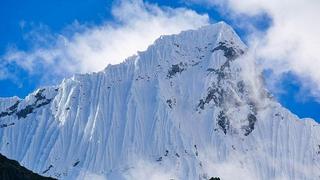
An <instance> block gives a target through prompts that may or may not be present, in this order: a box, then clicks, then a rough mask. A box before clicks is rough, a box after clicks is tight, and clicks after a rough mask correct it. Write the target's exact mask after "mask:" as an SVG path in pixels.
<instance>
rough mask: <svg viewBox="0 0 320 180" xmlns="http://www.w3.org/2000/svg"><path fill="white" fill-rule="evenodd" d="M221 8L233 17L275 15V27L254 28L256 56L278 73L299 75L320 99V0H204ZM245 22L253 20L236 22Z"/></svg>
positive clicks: (273, 23) (273, 17)
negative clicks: (319, 21) (264, 30)
mask: <svg viewBox="0 0 320 180" xmlns="http://www.w3.org/2000/svg"><path fill="white" fill-rule="evenodd" d="M190 1H191V2H194V3H199V2H200V3H204V4H207V5H211V6H212V7H215V8H220V9H221V10H223V11H224V13H226V12H227V13H228V14H229V15H230V16H231V17H232V18H233V19H238V20H239V19H241V18H243V17H248V16H249V17H257V16H259V15H261V14H268V16H270V17H271V18H272V23H271V26H270V27H269V28H268V29H267V31H266V32H261V31H258V30H256V29H254V28H253V29H250V30H252V31H251V36H249V38H248V42H249V45H250V47H251V49H253V52H254V55H255V58H256V59H257V60H259V63H260V64H261V65H263V67H264V68H265V69H267V68H268V69H272V70H273V71H274V73H275V75H276V76H279V75H281V74H283V73H288V72H291V73H294V74H296V75H297V76H298V77H299V79H300V81H301V83H302V86H303V87H304V88H306V89H309V90H310V91H311V93H312V94H313V96H315V97H317V98H318V99H320V71H319V68H320V56H319V55H318V52H319V47H320V36H319V32H320V24H319V23H317V20H316V17H319V16H320V11H319V7H320V1H318V0H309V1H301V0H290V1H278V0H248V1H238V0H226V1H224V0H223V1H222V0H200V1H193V0H190ZM239 22H241V24H242V23H245V26H248V25H250V23H251V22H247V21H236V22H235V24H236V25H240V26H241V24H239Z"/></svg>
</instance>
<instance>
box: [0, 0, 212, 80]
mask: <svg viewBox="0 0 320 180" xmlns="http://www.w3.org/2000/svg"><path fill="white" fill-rule="evenodd" d="M112 14H113V18H114V20H115V21H112V22H111V21H106V22H105V23H104V24H103V25H100V26H93V27H92V26H85V25H79V23H77V22H75V23H74V24H73V25H71V26H70V27H68V28H66V29H67V31H68V32H69V35H66V34H68V33H66V34H53V33H50V32H48V31H45V33H44V32H43V31H37V30H35V31H33V32H32V33H30V34H31V35H29V36H28V37H29V39H31V43H32V44H34V48H33V49H31V50H29V51H21V50H18V49H14V48H11V49H10V50H9V51H8V52H7V53H6V54H5V55H4V56H2V58H1V61H2V62H1V63H2V65H3V67H7V66H8V65H10V64H17V65H18V66H19V67H21V68H23V69H24V70H27V71H28V72H29V73H34V74H35V73H38V74H43V75H44V80H48V79H52V77H56V79H61V78H62V77H65V76H67V75H70V74H73V73H84V72H92V71H98V70H102V69H103V68H105V67H106V66H107V65H108V64H109V63H110V64H116V63H119V62H122V61H123V60H124V59H125V58H126V57H128V56H131V55H133V54H135V53H136V52H137V51H141V50H145V49H146V48H147V46H148V45H150V44H152V42H153V41H154V40H155V39H156V38H158V37H159V36H160V35H164V34H175V33H178V32H180V31H182V30H186V29H194V28H197V27H200V26H203V25H206V24H208V22H209V18H208V16H207V15H200V14H197V13H196V12H195V11H192V10H188V9H185V8H176V9H173V8H169V7H159V6H157V5H154V4H148V3H143V2H142V1H140V0H137V1H134V0H133V1H120V2H118V3H117V4H115V5H114V6H113V8H112ZM43 29H46V28H45V26H44V28H43ZM70 30H71V35H70ZM4 72H5V71H3V72H1V73H2V74H3V73H4ZM1 73H0V74H1ZM1 77H3V78H4V75H1Z"/></svg>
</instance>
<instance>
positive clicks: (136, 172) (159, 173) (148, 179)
mask: <svg viewBox="0 0 320 180" xmlns="http://www.w3.org/2000/svg"><path fill="white" fill-rule="evenodd" d="M174 170H175V168H174V166H172V165H169V164H165V165H163V164H162V165H161V164H157V163H154V162H149V161H146V160H143V159H137V160H136V161H135V163H134V168H131V169H129V170H128V171H127V172H126V173H125V174H124V176H125V179H128V180H169V179H177V172H175V171H174Z"/></svg>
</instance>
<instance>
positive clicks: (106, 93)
mask: <svg viewBox="0 0 320 180" xmlns="http://www.w3.org/2000/svg"><path fill="white" fill-rule="evenodd" d="M245 52H246V46H245V45H244V44H243V43H242V42H241V40H240V39H239V37H238V36H237V35H236V34H235V32H234V31H233V30H232V28H230V27H229V26H228V25H226V24H225V23H217V24H214V25H210V26H207V27H203V28H200V29H198V30H190V31H185V32H182V33H180V34H178V35H171V36H162V37H161V38H159V39H158V40H156V41H155V43H154V44H153V45H151V46H150V47H149V48H148V49H147V50H146V51H145V52H140V53H139V54H138V55H137V56H133V57H130V58H128V59H127V60H126V61H125V62H123V63H121V64H118V65H110V66H108V67H107V68H106V69H105V70H104V71H101V72H98V73H92V74H84V75H75V76H74V77H73V78H70V79H66V80H64V81H63V82H62V83H61V84H60V85H59V86H57V87H46V88H43V89H40V90H38V91H36V92H34V93H32V94H30V95H29V96H28V97H26V98H25V99H18V98H2V99H0V123H1V126H0V127H1V128H0V152H1V153H3V154H5V155H6V156H7V157H10V158H12V159H15V160H18V161H19V162H20V163H21V164H22V165H24V166H26V167H27V168H29V169H31V170H33V171H35V172H37V173H39V174H42V175H45V176H51V177H56V178H59V179H75V178H79V179H83V178H84V177H86V176H88V175H94V176H95V177H106V178H107V179H144V177H141V174H148V172H149V173H151V172H152V173H155V174H157V173H158V172H159V173H161V174H164V177H166V178H167V179H170V178H172V179H190V180H194V179H206V180H208V179H212V178H215V177H216V178H218V177H219V178H221V179H266V180H269V179H277V178H284V179H299V180H303V179H317V178H318V177H319V176H320V169H319V167H320V164H319V162H320V155H319V154H320V153H319V152H320V149H319V145H320V139H319V138H320V129H319V128H320V127H319V124H317V123H316V122H314V121H313V120H309V119H308V120H300V119H298V117H297V116H295V115H293V114H292V113H291V112H289V111H288V110H286V109H285V108H283V107H282V106H281V105H280V104H279V103H277V102H275V100H273V99H271V98H269V97H268V95H266V94H267V92H265V90H263V89H261V90H260V89H258V90H257V89H253V88H252V84H250V81H248V80H247V79H245V78H244V76H243V74H242V72H243V69H244V67H245V66H246V65H245V64H243V63H242V61H240V60H241V57H243V56H244V55H245ZM250 78H253V79H256V80H257V81H259V77H250ZM257 91H258V93H257ZM229 172H234V173H229Z"/></svg>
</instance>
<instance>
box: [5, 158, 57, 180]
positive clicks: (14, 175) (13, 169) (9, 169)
mask: <svg viewBox="0 0 320 180" xmlns="http://www.w3.org/2000/svg"><path fill="white" fill-rule="evenodd" d="M0 179H1V180H54V178H50V177H44V176H40V175H38V174H36V173H33V172H32V171H30V170H28V169H26V168H25V167H23V166H21V165H20V164H19V163H18V162H17V161H14V160H10V159H8V158H6V157H5V156H3V155H1V154H0Z"/></svg>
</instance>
